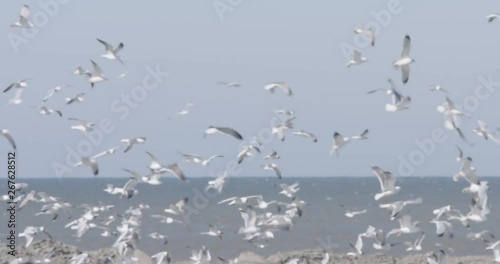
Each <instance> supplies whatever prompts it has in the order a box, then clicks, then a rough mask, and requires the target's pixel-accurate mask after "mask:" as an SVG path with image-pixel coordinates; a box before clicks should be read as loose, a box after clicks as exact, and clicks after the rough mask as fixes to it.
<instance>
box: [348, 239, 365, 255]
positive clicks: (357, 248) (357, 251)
mask: <svg viewBox="0 0 500 264" xmlns="http://www.w3.org/2000/svg"><path fill="white" fill-rule="evenodd" d="M349 246H350V247H351V248H352V249H353V250H354V251H352V252H348V253H347V256H361V255H363V237H362V236H360V235H358V239H356V244H354V245H353V244H352V243H351V242H349Z"/></svg>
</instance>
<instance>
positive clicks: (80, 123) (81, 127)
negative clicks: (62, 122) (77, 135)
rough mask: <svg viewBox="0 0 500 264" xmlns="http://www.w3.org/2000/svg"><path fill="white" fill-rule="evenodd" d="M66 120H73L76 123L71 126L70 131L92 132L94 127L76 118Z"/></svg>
mask: <svg viewBox="0 0 500 264" xmlns="http://www.w3.org/2000/svg"><path fill="white" fill-rule="evenodd" d="M68 120H74V121H77V122H78V124H76V125H74V126H71V129H75V130H80V131H82V132H91V131H94V128H93V127H94V126H95V123H94V122H88V121H85V120H81V119H77V118H68Z"/></svg>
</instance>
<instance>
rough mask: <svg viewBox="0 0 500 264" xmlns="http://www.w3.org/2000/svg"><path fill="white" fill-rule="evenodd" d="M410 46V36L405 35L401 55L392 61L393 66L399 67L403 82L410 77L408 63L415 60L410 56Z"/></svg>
mask: <svg viewBox="0 0 500 264" xmlns="http://www.w3.org/2000/svg"><path fill="white" fill-rule="evenodd" d="M410 48H411V41H410V36H409V35H406V36H405V39H404V41H403V51H402V52H401V57H400V58H399V59H398V60H397V61H395V62H394V67H395V68H396V69H401V74H402V79H403V84H406V83H407V82H408V79H409V78H410V64H411V63H412V62H415V60H414V59H412V58H410Z"/></svg>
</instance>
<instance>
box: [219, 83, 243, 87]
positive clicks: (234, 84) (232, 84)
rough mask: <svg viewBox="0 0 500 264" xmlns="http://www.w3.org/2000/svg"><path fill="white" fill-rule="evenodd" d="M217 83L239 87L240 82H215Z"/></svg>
mask: <svg viewBox="0 0 500 264" xmlns="http://www.w3.org/2000/svg"><path fill="white" fill-rule="evenodd" d="M217 84H219V85H222V86H224V87H226V88H233V87H240V86H241V84H239V83H237V82H217Z"/></svg>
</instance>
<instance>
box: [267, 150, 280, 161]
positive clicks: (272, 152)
mask: <svg viewBox="0 0 500 264" xmlns="http://www.w3.org/2000/svg"><path fill="white" fill-rule="evenodd" d="M279 158H280V156H279V155H278V152H276V150H275V149H272V150H271V153H269V155H267V156H265V157H264V159H265V160H268V159H279Z"/></svg>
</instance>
